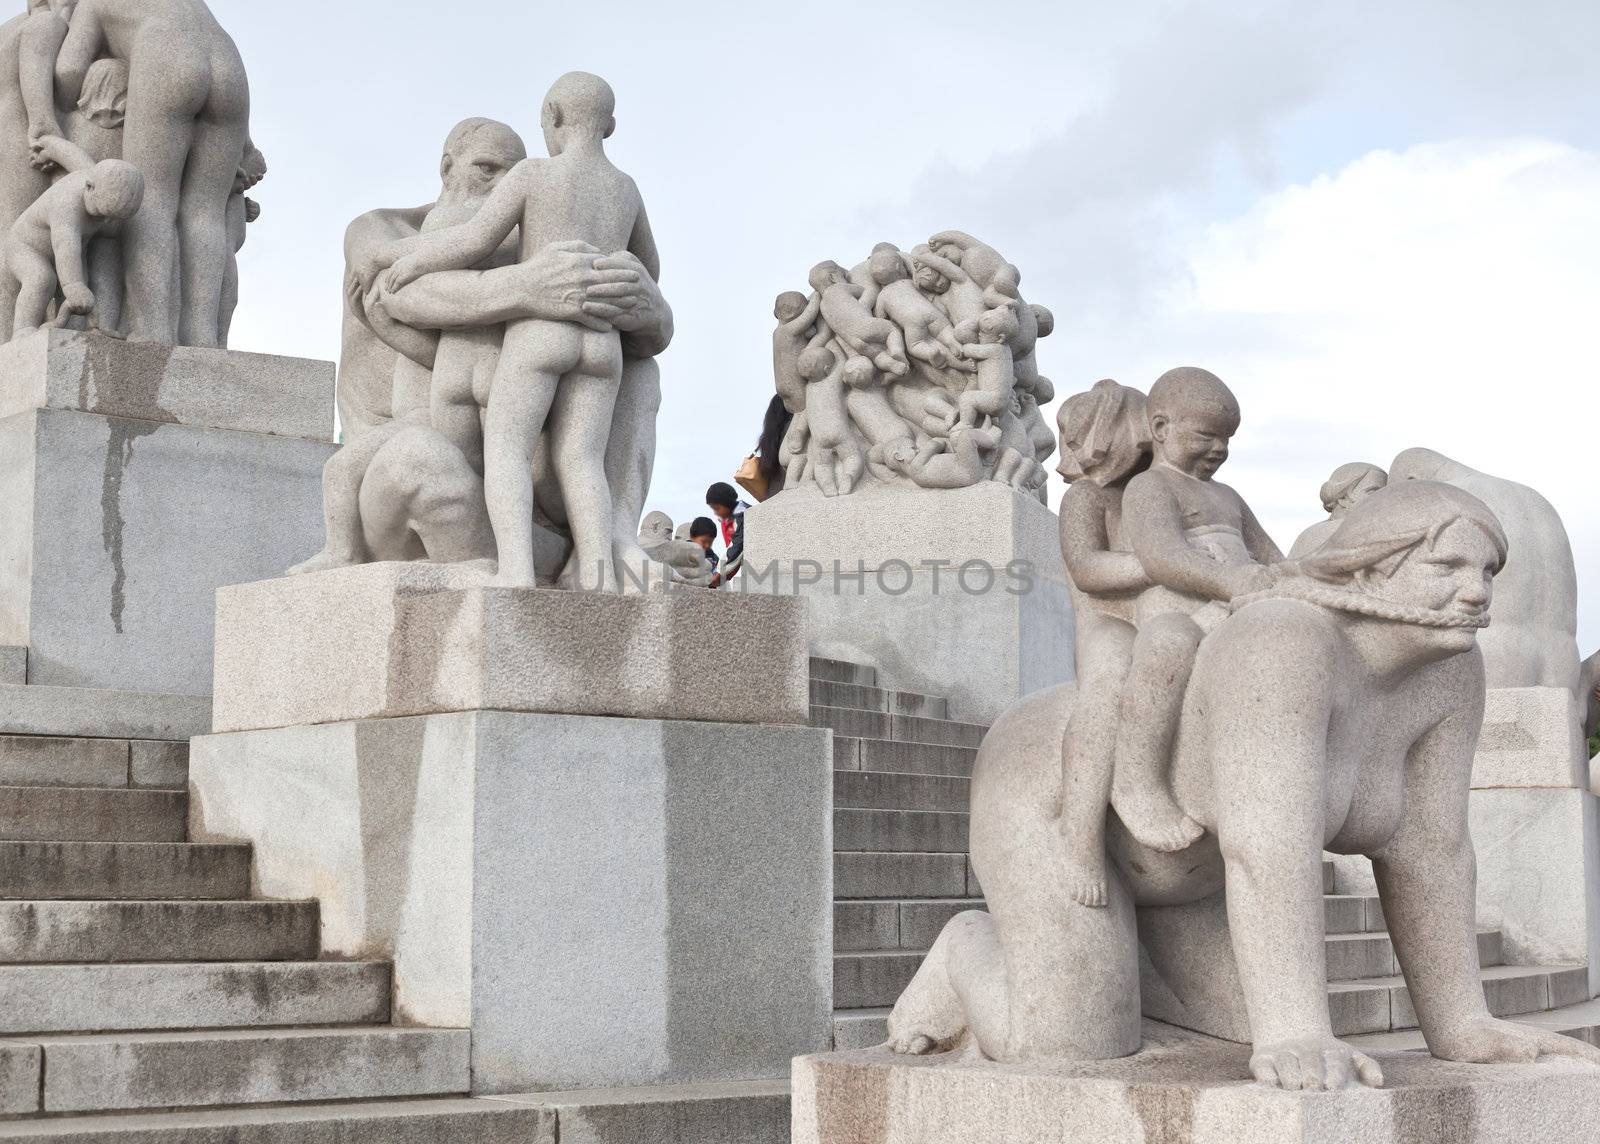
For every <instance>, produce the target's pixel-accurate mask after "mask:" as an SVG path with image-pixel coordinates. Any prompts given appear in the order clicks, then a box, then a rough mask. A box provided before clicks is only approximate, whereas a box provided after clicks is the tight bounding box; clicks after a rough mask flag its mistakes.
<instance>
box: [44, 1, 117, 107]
mask: <svg viewBox="0 0 1600 1144" xmlns="http://www.w3.org/2000/svg"><path fill="white" fill-rule="evenodd" d="M104 48H105V29H104V27H102V25H101V23H100V14H99V12H97V11H96V10H95V6H94V5H93V4H91V3H81V4H79V5H78V7H77V8H76V9H75V10H74V11H73V13H72V23H71V25H70V26H69V28H68V29H67V34H66V37H65V39H64V41H63V42H62V44H61V45H60V50H59V52H58V53H57V54H56V56H55V96H56V98H57V99H58V100H60V101H61V106H63V107H71V106H73V105H74V104H76V103H77V102H78V98H79V97H80V96H81V95H83V81H84V80H85V79H86V78H88V75H89V68H90V67H91V66H92V65H93V64H94V61H95V60H97V59H99V58H100V55H101V53H102V51H103V50H104Z"/></svg>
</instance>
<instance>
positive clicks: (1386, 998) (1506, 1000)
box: [1328, 965, 1589, 1036]
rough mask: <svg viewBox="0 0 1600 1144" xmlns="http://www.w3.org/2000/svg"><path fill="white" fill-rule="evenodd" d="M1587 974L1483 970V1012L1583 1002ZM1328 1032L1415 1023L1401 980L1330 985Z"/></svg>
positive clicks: (1567, 969) (1558, 969) (1567, 968)
mask: <svg viewBox="0 0 1600 1144" xmlns="http://www.w3.org/2000/svg"><path fill="white" fill-rule="evenodd" d="M1588 992H1589V971H1588V970H1587V969H1586V968H1584V967H1583V966H1578V965H1545V966H1540V965H1496V966H1490V967H1488V968H1486V969H1484V970H1483V993H1484V996H1485V998H1487V1000H1488V1002H1489V1012H1491V1013H1493V1014H1494V1015H1495V1016H1496V1017H1515V1016H1520V1015H1522V1014H1526V1013H1537V1012H1541V1011H1542V1010H1545V1009H1553V1008H1559V1007H1561V1006H1564V1005H1572V1004H1576V1003H1577V1002H1579V1001H1585V1000H1588ZM1328 1003H1329V1008H1330V1011H1331V1013H1332V1016H1333V1029H1334V1033H1335V1034H1337V1035H1339V1036H1351V1035H1355V1034H1358V1033H1382V1032H1387V1031H1389V1030H1391V1029H1410V1028H1414V1027H1415V1026H1416V1023H1417V1017H1416V1013H1415V1012H1414V1011H1413V1010H1412V1008H1411V999H1410V994H1409V993H1408V992H1407V990H1406V984H1405V979H1404V978H1403V977H1399V976H1384V977H1374V978H1362V979H1357V980H1350V981H1335V982H1330V983H1329V987H1328Z"/></svg>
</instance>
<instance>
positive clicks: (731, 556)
mask: <svg viewBox="0 0 1600 1144" xmlns="http://www.w3.org/2000/svg"><path fill="white" fill-rule="evenodd" d="M706 507H707V508H709V509H710V510H711V512H712V514H713V515H714V516H715V517H716V518H717V520H718V521H720V522H721V526H722V545H723V547H724V548H726V549H727V557H726V559H725V560H724V562H723V565H722V571H721V572H719V573H718V574H717V575H716V576H715V577H713V578H712V581H711V586H712V587H713V588H720V587H722V586H723V584H725V583H727V582H728V581H729V580H732V579H733V578H734V577H735V576H737V575H738V574H739V567H740V565H741V564H742V563H743V561H744V513H745V509H747V508H749V507H750V506H749V505H748V504H746V503H745V502H744V501H742V500H740V499H739V494H738V493H736V492H735V491H734V489H733V486H732V485H730V484H728V483H727V482H726V481H718V482H717V483H716V484H714V485H712V486H711V487H710V488H709V489H707V490H706Z"/></svg>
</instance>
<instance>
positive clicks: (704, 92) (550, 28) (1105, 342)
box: [211, 0, 1600, 653]
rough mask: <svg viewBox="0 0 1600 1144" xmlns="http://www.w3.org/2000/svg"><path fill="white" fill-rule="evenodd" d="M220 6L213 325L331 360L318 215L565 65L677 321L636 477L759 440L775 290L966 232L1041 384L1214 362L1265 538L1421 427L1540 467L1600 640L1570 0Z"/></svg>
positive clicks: (736, 454) (327, 233)
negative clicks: (1028, 317) (260, 164)
mask: <svg viewBox="0 0 1600 1144" xmlns="http://www.w3.org/2000/svg"><path fill="white" fill-rule="evenodd" d="M211 6H212V8H213V9H214V10H215V11H216V13H217V16H218V17H219V19H220V20H221V21H222V23H223V24H224V25H225V26H226V27H227V28H228V29H229V31H231V32H232V33H233V36H234V38H235V39H236V40H237V41H238V42H239V46H240V48H241V50H242V51H243V53H244V57H245V61H246V64H247V65H248V67H249V71H250V78H251V87H252V98H253V101H254V112H253V130H254V135H255V139H256V142H257V143H258V144H259V145H260V146H261V148H262V149H263V150H264V151H265V152H266V154H267V157H268V159H269V161H270V163H271V167H272V170H271V174H270V176H269V178H268V181H267V182H265V183H263V184H262V185H261V186H260V187H259V188H258V189H257V190H256V191H255V192H254V195H255V197H257V198H258V199H259V200H260V201H261V203H262V205H263V208H264V213H263V216H262V218H261V221H260V222H259V223H257V224H256V225H255V226H254V227H253V229H252V237H251V239H250V243H249V245H248V246H247V247H246V248H245V252H244V254H243V256H242V275H243V287H242V291H243V302H242V305H241V307H240V312H239V316H238V319H237V321H236V323H235V327H234V329H235V335H234V344H235V347H236V348H239V349H250V350H260V351H265V352H273V353H286V354H299V355H305V356H311V357H322V358H336V357H337V356H338V346H339V337H338V332H339V312H340V311H339V306H340V302H339V281H340V275H341V270H342V259H341V254H340V240H341V236H342V233H343V229H344V227H345V225H346V223H347V222H348V221H349V220H350V219H351V218H353V217H355V216H356V215H357V214H360V213H361V212H362V211H365V210H368V209H371V208H373V207H378V206H412V205H417V204H421V203H425V202H429V201H431V199H432V198H433V197H434V196H435V194H436V192H437V189H438V182H439V180H438V156H439V150H440V144H441V142H442V141H443V138H444V136H445V133H446V132H447V131H448V130H449V129H450V127H451V126H452V125H453V124H454V123H456V122H457V121H458V120H460V119H462V118H465V117H467V116H469V115H484V116H491V117H494V118H498V119H503V120H505V121H507V122H509V123H511V124H512V125H514V126H515V127H517V128H519V129H520V130H521V131H522V132H523V133H524V136H525V137H526V138H527V140H528V142H529V144H530V147H536V146H537V145H538V134H539V133H538V108H539V101H540V98H541V96H542V95H543V93H544V90H545V88H546V86H547V85H548V84H549V82H550V81H551V80H552V79H554V78H555V77H556V76H557V75H559V74H560V73H562V72H564V71H567V70H570V69H573V68H583V69H586V70H590V71H595V72H598V73H600V74H601V75H604V76H605V77H606V78H607V79H609V80H610V81H611V83H612V85H613V86H614V87H615V88H616V90H617V94H618V101H619V102H618V111H617V122H618V127H617V132H616V135H615V136H614V138H613V139H612V141H611V144H610V147H611V153H612V155H613V157H614V158H615V159H616V161H617V162H618V164H619V165H620V166H622V167H623V169H625V170H627V171H628V172H629V173H631V174H632V175H633V176H634V177H635V179H636V180H637V181H638V183H639V186H640V188H641V189H642V191H643V192H644V195H645V200H646V202H647V204H648V206H649V210H650V216H651V221H652V224H653V226H654V229H655V233H656V238H657V241H658V243H659V245H660V248H661V257H662V264H663V272H662V286H663V289H664V291H665V292H666V294H667V297H668V298H669V300H670V301H671V303H672V305H673V308H674V310H675V312H676V316H677V328H678V334H677V341H676V342H675V343H674V345H673V347H672V349H671V350H670V351H669V352H668V353H667V355H666V356H665V357H664V358H663V359H662V367H663V373H664V378H663V380H664V387H665V394H666V397H665V405H664V408H663V410H662V416H661V425H660V430H661V451H660V457H659V460H658V462H657V469H656V481H655V493H654V495H653V497H652V507H655V508H661V509H663V510H665V511H667V512H668V513H670V514H672V516H673V517H674V518H675V519H678V520H682V519H685V518H686V517H687V516H689V515H692V514H694V513H696V512H700V511H703V508H702V506H701V503H700V494H701V493H702V492H703V491H704V488H705V486H706V485H707V484H708V483H709V482H711V481H713V480H718V479H727V478H728V477H729V476H730V475H731V473H732V471H733V469H734V468H735V467H736V466H737V464H738V463H739V460H740V459H741V458H742V457H743V456H744V454H745V453H746V452H748V451H749V450H750V448H752V447H753V444H754V438H755V436H756V433H757V431H758V429H759V425H760V419H761V414H762V412H763V410H764V409H765V407H766V404H767V401H768V399H769V398H770V396H771V393H772V378H771V348H770V346H771V343H770V340H769V339H770V332H771V328H772V317H771V308H772V299H773V297H774V295H776V294H777V293H778V292H780V291H782V290H786V289H794V288H797V287H800V286H803V284H804V278H805V273H806V270H807V269H808V268H809V267H810V266H811V265H812V264H813V263H815V262H817V261H820V260H821V259H824V258H833V259H836V260H838V261H841V262H844V263H845V264H846V265H849V264H851V263H853V262H855V261H858V260H860V259H861V258H863V257H865V255H866V253H867V252H868V251H869V250H870V249H871V247H872V244H873V243H874V242H877V241H881V240H888V241H892V242H896V243H898V244H900V245H901V246H910V245H913V244H915V243H917V242H919V241H923V240H925V239H926V238H927V236H928V235H930V234H931V233H933V232H935V231H937V230H942V229H945V228H957V229H962V230H966V231H970V232H971V233H973V234H976V235H978V236H979V237H981V238H983V239H984V240H986V241H987V242H989V243H991V244H993V245H994V246H996V247H998V248H999V249H1000V250H1001V251H1002V252H1003V253H1004V254H1005V255H1006V256H1007V257H1008V258H1009V259H1010V260H1011V261H1013V262H1015V263H1016V264H1017V265H1018V266H1019V267H1020V268H1021V270H1022V273H1023V291H1024V294H1025V295H1026V297H1027V298H1028V299H1029V300H1030V301H1036V302H1041V303H1043V304H1045V305H1047V306H1049V307H1051V308H1052V309H1053V310H1054V311H1055V314H1056V317H1057V327H1056V333H1055V336H1054V337H1053V338H1051V339H1050V340H1049V341H1047V342H1044V343H1042V344H1041V346H1040V365H1041V368H1042V370H1043V372H1044V373H1045V374H1047V375H1048V376H1050V377H1051V378H1053V379H1054V381H1055V384H1056V388H1057V391H1058V393H1060V394H1061V395H1063V396H1065V395H1067V394H1070V393H1073V392H1077V391H1079V390H1081V389H1084V388H1086V387H1088V386H1089V385H1091V384H1092V383H1093V382H1094V381H1095V380H1097V379H1099V378H1102V377H1114V378H1116V379H1118V380H1119V381H1122V382H1125V383H1127V384H1132V385H1138V386H1140V387H1141V388H1147V387H1148V386H1149V383H1150V382H1151V381H1153V380H1154V379H1155V377H1156V376H1158V375H1159V374H1160V373H1161V372H1162V371H1163V370H1165V369H1167V368H1169V367H1171V366H1175V365H1183V364H1192V365H1203V366H1205V367H1207V368H1209V369H1211V370H1213V371H1215V372H1216V373H1218V374H1219V375H1220V376H1221V377H1222V378H1223V379H1224V380H1226V381H1227V382H1228V383H1229V385H1231V386H1232V387H1233V389H1234V390H1235V392H1236V393H1237V394H1238V395H1239V398H1240V401H1241V403H1242V405H1243V408H1244V428H1243V429H1242V431H1241V432H1240V434H1239V436H1238V438H1236V440H1235V444H1234V451H1233V460H1231V461H1230V462H1229V463H1228V465H1227V467H1226V468H1225V469H1224V470H1223V472H1222V474H1221V479H1223V480H1226V481H1229V482H1230V483H1232V484H1233V485H1234V486H1235V487H1237V488H1238V489H1239V490H1240V491H1241V492H1242V493H1243V494H1244V495H1245V497H1246V498H1247V499H1248V500H1249V501H1250V503H1251V504H1252V505H1253V506H1254V507H1255V509H1256V511H1257V513H1258V515H1260V516H1261V517H1262V519H1263V521H1264V522H1265V523H1266V524H1267V527H1268V528H1269V529H1270V530H1271V531H1272V532H1273V534H1274V535H1275V536H1276V537H1277V539H1278V541H1279V543H1280V544H1281V545H1282V546H1283V547H1284V548H1285V549H1287V548H1288V546H1289V543H1290V542H1291V541H1292V540H1293V539H1294V537H1295V535H1296V534H1297V533H1298V531H1299V530H1300V529H1301V528H1303V527H1304V526H1306V525H1308V524H1310V523H1312V522H1313V521H1315V520H1317V519H1320V518H1321V517H1322V515H1323V514H1322V512H1321V508H1320V505H1319V504H1318V501H1317V488H1318V486H1319V485H1320V484H1321V482H1322V481H1323V480H1324V479H1325V478H1326V477H1327V475H1328V473H1329V472H1330V471H1331V470H1332V469H1333V468H1334V467H1336V466H1337V465H1339V464H1341V463H1343V462H1346V461H1351V460H1370V461H1373V462H1375V463H1378V464H1381V465H1385V466H1387V464H1388V461H1389V460H1390V458H1392V457H1393V456H1394V454H1395V453H1397V452H1399V451H1400V450H1401V449H1403V448H1406V447H1409V446H1412V445H1426V446H1429V447H1431V448H1434V449H1437V450H1439V451H1440V452H1443V453H1446V454H1448V455H1450V456H1452V457H1455V458H1456V459H1458V460H1460V461H1463V462H1465V463H1467V464H1469V465H1472V466H1474V467H1476V468H1479V469H1482V470H1484V471H1487V472H1491V473H1494V474H1495V475H1497V476H1503V477H1508V478H1511V479H1514V480H1519V481H1522V482H1524V483H1526V484H1529V485H1532V486H1533V487H1535V488H1537V489H1538V490H1540V491H1541V492H1543V493H1544V494H1545V495H1546V496H1548V497H1549V498H1550V499H1551V500H1552V501H1553V502H1554V503H1555V505H1556V507H1557V508H1558V509H1559V510H1560V511H1561V513H1562V515H1563V516H1564V517H1565V519H1566V522H1567V527H1568V530H1569V531H1570V533H1571V535H1572V541H1573V548H1574V552H1575V555H1576V558H1577V565H1578V575H1579V583H1580V595H1581V596H1582V597H1583V598H1582V600H1581V601H1580V617H1579V618H1580V643H1581V644H1582V645H1583V651H1584V652H1585V653H1588V652H1590V651H1593V650H1594V649H1595V647H1596V646H1600V511H1597V509H1596V505H1595V491H1596V486H1597V480H1596V464H1595V460H1594V459H1595V457H1596V455H1597V444H1596V442H1597V439H1600V416H1597V414H1600V384H1597V383H1600V365H1597V361H1600V354H1597V346H1596V342H1597V340H1600V114H1597V112H1600V68H1597V67H1596V60H1600V5H1597V4H1596V3H1595V2H1594V0H1517V2H1516V3H1508V2H1506V0H1493V2H1484V0H1405V3H1403V4H1396V3H1394V2H1393V0H1382V2H1377V0H1339V2H1337V3H1305V2H1303V0H1300V2H1290V0H1281V2H1257V0H1206V2H1203V3H1178V2H1172V3H1136V2H1124V3H1122V4H1118V5H1107V4H1101V3H1095V4H1089V3H1076V2H1074V3H1022V2H1017V0H1013V2H1012V3H1009V4H1006V5H1003V6H999V5H977V4H973V3H971V2H970V0H969V2H962V3H947V2H942V0H920V2H917V3H875V4H867V3H860V2H858V3H832V2H827V0H812V2H808V3H803V4H785V5H782V6H777V5H768V4H756V3H751V2H749V0H744V2H742V3H727V4H690V3H680V4H662V3H659V2H656V3H648V4H647V3H630V2H626V0H611V2H609V3H604V4H588V5H578V4H570V3H563V4H542V3H531V2H529V0H478V2H477V3H475V4H460V5H446V4H441V3H439V2H438V0H345V2H343V3H332V4H330V3H326V2H324V0H317V2H313V0H252V2H250V3H246V2H245V0H211ZM1056 495H1059V486H1057V487H1056V488H1055V490H1054V493H1053V496H1052V503H1053V501H1054V498H1055V496H1056Z"/></svg>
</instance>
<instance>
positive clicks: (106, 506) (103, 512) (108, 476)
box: [100, 417, 161, 635]
mask: <svg viewBox="0 0 1600 1144" xmlns="http://www.w3.org/2000/svg"><path fill="white" fill-rule="evenodd" d="M106 426H107V429H108V435H107V438H106V463H105V473H104V475H103V476H102V477H101V481H100V542H101V545H102V546H103V547H104V548H105V551H106V555H107V556H109V557H110V558H111V625H112V627H113V628H114V629H115V630H116V633H117V634H118V635H121V634H122V613H123V611H124V609H125V608H126V607H127V586H128V571H127V567H126V565H125V563H124V561H123V541H124V536H123V533H124V530H125V528H126V526H127V521H126V520H125V519H124V517H123V514H122V482H123V480H124V478H125V477H126V476H127V473H128V467H129V466H130V465H132V464H133V443H134V442H135V441H137V440H138V439H139V438H140V437H148V436H150V435H151V434H152V433H154V432H155V431H156V430H157V429H159V428H160V427H161V426H160V425H158V424H156V423H154V422H150V421H133V420H126V419H124V418H120V417H112V418H109V419H108V420H107V422H106Z"/></svg>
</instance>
